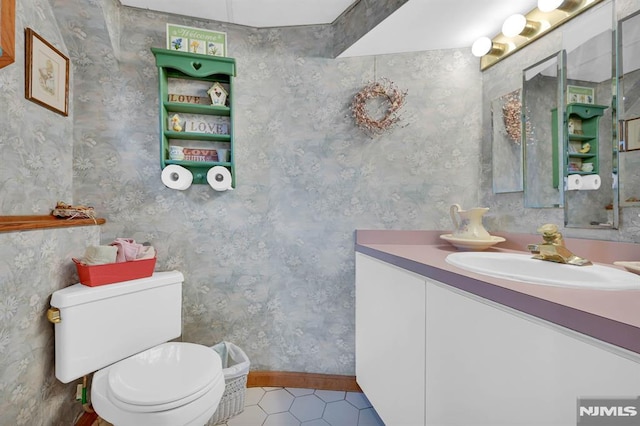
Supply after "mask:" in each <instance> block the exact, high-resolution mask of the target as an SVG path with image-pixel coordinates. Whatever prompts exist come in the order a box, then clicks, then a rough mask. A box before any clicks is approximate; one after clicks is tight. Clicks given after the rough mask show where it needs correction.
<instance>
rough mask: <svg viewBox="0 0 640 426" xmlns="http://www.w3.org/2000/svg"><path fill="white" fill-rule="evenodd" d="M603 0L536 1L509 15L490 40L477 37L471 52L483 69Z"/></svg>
mask: <svg viewBox="0 0 640 426" xmlns="http://www.w3.org/2000/svg"><path fill="white" fill-rule="evenodd" d="M602 1H603V0H538V7H536V8H534V9H533V10H531V11H530V12H529V13H527V14H526V15H512V16H510V17H509V18H508V19H507V20H506V21H505V22H504V25H503V26H502V33H500V34H498V35H497V36H495V37H494V38H493V39H490V38H489V37H481V38H479V39H478V40H476V41H475V42H474V43H473V46H472V47H471V52H472V53H473V54H474V55H475V56H478V57H480V70H482V71H484V70H486V69H487V68H489V67H490V66H492V65H495V64H496V63H498V62H500V61H501V60H503V59H504V58H506V57H508V56H509V55H511V54H512V53H515V52H517V51H518V50H520V49H521V48H523V47H524V46H526V45H527V44H529V43H531V42H533V41H535V40H537V39H538V38H540V37H542V36H543V35H545V34H547V33H548V32H550V31H551V30H554V29H555V28H557V27H559V26H560V25H562V24H564V23H565V22H567V21H569V20H571V19H573V18H575V17H576V16H578V15H579V14H581V13H582V12H584V11H586V10H587V9H589V8H590V7H592V6H595V5H596V4H598V3H601V2H602Z"/></svg>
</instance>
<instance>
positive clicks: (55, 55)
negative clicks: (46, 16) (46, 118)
mask: <svg viewBox="0 0 640 426" xmlns="http://www.w3.org/2000/svg"><path fill="white" fill-rule="evenodd" d="M24 38H25V55H24V57H25V67H24V69H25V71H24V72H25V84H24V91H25V93H24V96H25V98H27V99H28V100H30V101H32V102H35V103H37V104H38V105H40V106H43V107H45V108H47V109H50V110H51V111H53V112H56V113H58V114H60V115H64V116H68V115H69V58H68V57H67V56H65V55H64V54H63V53H62V52H60V51H59V50H58V49H56V48H55V47H53V45H51V43H49V42H48V41H47V40H45V39H44V38H42V37H41V36H40V35H39V34H38V33H36V32H35V31H33V30H32V29H31V28H25V37H24Z"/></svg>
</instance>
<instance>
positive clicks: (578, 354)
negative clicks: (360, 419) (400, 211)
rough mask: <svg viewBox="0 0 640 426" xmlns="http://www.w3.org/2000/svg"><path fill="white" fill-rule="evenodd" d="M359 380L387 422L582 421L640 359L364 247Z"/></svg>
mask: <svg viewBox="0 0 640 426" xmlns="http://www.w3.org/2000/svg"><path fill="white" fill-rule="evenodd" d="M356 378H357V381H358V384H359V385H360V386H361V387H362V389H363V391H364V393H365V394H366V395H367V397H368V398H369V400H370V401H371V403H372V404H373V406H374V408H375V409H376V411H377V412H378V414H379V415H380V417H381V418H382V420H383V421H384V422H385V423H386V424H387V425H388V426H403V425H407V426H417V425H437V426H449V425H450V426H454V425H455V426H484V425H486V426H501V425H502V426H513V425H521V426H524V425H527V426H564V425H566V426H575V425H576V422H577V415H578V409H577V403H578V398H600V397H605V398H606V397H609V398H616V397H623V398H630V399H633V398H636V397H638V396H640V356H637V355H635V354H632V353H630V352H625V351H623V350H622V349H618V348H615V347H612V346H610V345H607V344H605V343H602V342H600V341H597V340H595V339H592V338H590V337H587V336H584V335H582V334H578V333H576V332H573V331H571V330H569V329H566V328H564V327H559V326H557V325H555V324H551V323H549V322H546V321H543V320H540V319H538V318H535V317H532V316H530V315H527V314H523V313H520V312H518V311H516V310H514V309H511V308H507V307H504V306H502V305H499V304H497V303H494V302H490V301H487V300H486V299H482V298H480V297H478V296H475V295H472V294H470V293H467V292H463V291H461V290H458V289H456V288H454V287H451V286H449V285H446V284H444V283H440V282H437V281H434V280H431V279H429V278H427V277H424V276H421V275H418V274H415V273H413V272H409V271H406V270H404V269H402V268H399V267H397V266H394V265H391V264H389V263H386V262H383V261H381V260H378V259H375V258H373V257H370V256H368V255H364V254H362V253H356Z"/></svg>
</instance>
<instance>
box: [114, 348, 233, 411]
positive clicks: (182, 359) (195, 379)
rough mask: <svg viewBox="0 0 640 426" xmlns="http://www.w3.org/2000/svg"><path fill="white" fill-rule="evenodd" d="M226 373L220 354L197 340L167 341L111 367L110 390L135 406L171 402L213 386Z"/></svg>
mask: <svg viewBox="0 0 640 426" xmlns="http://www.w3.org/2000/svg"><path fill="white" fill-rule="evenodd" d="M221 375H222V362H221V360H220V356H219V355H218V354H217V353H216V352H215V351H214V350H213V349H211V348H208V347H206V346H202V345H196V344H193V343H176V342H171V343H164V344H162V345H159V346H156V347H154V348H151V349H147V350H146V351H144V352H141V353H139V354H137V355H134V356H132V357H130V358H127V359H125V360H122V361H120V362H118V363H116V364H114V365H112V366H111V368H110V369H109V390H110V394H111V395H112V396H113V397H115V398H116V399H117V400H119V401H121V402H123V403H125V404H130V405H135V406H153V405H162V404H167V403H170V402H173V401H178V400H181V399H185V398H188V397H189V396H191V395H194V394H196V393H199V392H200V391H203V390H205V388H207V387H210V386H211V384H212V383H213V382H215V381H217V379H219V377H220V376H221Z"/></svg>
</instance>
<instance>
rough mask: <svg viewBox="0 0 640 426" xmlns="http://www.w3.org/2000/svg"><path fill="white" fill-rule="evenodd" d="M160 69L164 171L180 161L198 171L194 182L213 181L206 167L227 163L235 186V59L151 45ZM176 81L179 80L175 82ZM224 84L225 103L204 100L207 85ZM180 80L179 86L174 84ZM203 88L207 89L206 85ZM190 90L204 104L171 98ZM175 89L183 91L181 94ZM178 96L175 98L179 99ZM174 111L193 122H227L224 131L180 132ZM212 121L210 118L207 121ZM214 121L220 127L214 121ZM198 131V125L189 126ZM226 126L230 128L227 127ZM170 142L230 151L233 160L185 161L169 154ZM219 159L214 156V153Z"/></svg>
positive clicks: (198, 147)
mask: <svg viewBox="0 0 640 426" xmlns="http://www.w3.org/2000/svg"><path fill="white" fill-rule="evenodd" d="M151 51H152V52H153V55H154V56H155V58H156V66H157V67H158V83H159V90H158V98H159V104H160V114H159V117H160V165H161V167H162V168H163V169H164V168H165V167H166V166H167V165H169V164H176V165H179V166H182V167H184V168H186V169H188V170H189V171H190V172H191V173H192V174H193V183H194V184H208V182H207V171H208V170H209V169H210V168H212V167H214V166H223V167H226V168H227V169H228V170H229V171H230V172H231V179H232V182H231V187H232V188H235V187H236V173H235V152H234V114H233V112H234V111H233V102H234V98H235V93H234V82H233V79H234V77H235V76H236V62H235V59H233V58H226V57H219V56H209V55H200V54H196V53H188V52H180V51H173V50H168V49H159V48H155V47H152V48H151ZM175 82H177V83H175ZM214 83H220V85H221V86H223V87H224V89H225V90H226V91H227V96H226V103H225V105H212V104H211V102H210V100H208V103H209V104H203V102H204V99H205V98H209V95H208V94H207V88H208V87H210V86H211V85H213V84H214ZM174 84H175V87H174ZM203 87H204V89H203ZM185 88H186V90H191V91H192V93H189V94H188V95H190V97H191V98H193V97H196V98H199V99H200V103H187V102H185V103H182V102H172V101H170V100H169V95H170V94H177V95H184V93H180V92H179V91H180V90H185ZM176 90H177V91H178V92H176ZM174 99H175V97H174V98H173V99H172V100H174ZM175 114H186V115H187V116H188V117H189V120H193V121H196V120H201V122H202V123H207V124H211V121H210V120H220V122H221V123H222V124H221V125H222V126H225V125H226V132H224V133H205V132H202V133H201V132H193V131H175V130H173V128H171V127H170V120H171V117H173V116H174V115H175ZM208 120H209V121H208ZM211 125H217V124H215V122H214V123H213V124H211ZM189 128H192V129H197V127H189ZM223 128H225V127H223ZM171 146H183V147H186V148H193V149H216V150H217V149H222V150H227V151H228V158H226V159H220V158H219V161H185V160H177V159H171V158H170V155H169V153H170V148H171ZM214 158H215V157H214Z"/></svg>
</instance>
